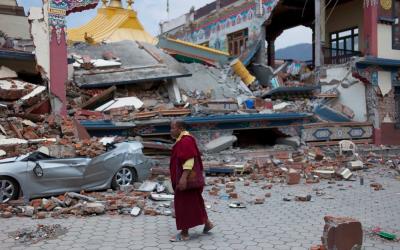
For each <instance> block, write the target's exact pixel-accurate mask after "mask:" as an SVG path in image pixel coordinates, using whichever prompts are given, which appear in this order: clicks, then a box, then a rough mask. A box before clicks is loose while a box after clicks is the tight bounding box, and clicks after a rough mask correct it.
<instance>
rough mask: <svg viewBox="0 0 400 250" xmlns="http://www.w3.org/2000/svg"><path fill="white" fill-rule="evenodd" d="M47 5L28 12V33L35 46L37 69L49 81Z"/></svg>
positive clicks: (33, 8)
mask: <svg viewBox="0 0 400 250" xmlns="http://www.w3.org/2000/svg"><path fill="white" fill-rule="evenodd" d="M47 5H48V4H47V3H45V4H44V6H43V8H37V7H32V8H30V10H29V16H28V20H29V23H30V33H31V36H32V39H33V43H34V45H35V56H36V62H37V67H38V69H39V72H40V73H41V75H42V78H43V79H44V80H47V81H49V80H50V41H49V25H48V21H47V20H48V13H47V11H44V10H46V9H47Z"/></svg>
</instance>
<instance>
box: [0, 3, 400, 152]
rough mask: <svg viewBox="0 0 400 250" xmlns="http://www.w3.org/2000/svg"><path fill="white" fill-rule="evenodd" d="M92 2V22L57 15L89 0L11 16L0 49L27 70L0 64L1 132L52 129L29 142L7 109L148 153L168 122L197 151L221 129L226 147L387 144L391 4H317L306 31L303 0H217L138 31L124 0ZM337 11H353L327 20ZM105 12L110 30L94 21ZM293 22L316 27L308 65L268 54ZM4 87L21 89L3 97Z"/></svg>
mask: <svg viewBox="0 0 400 250" xmlns="http://www.w3.org/2000/svg"><path fill="white" fill-rule="evenodd" d="M11 2H12V3H13V4H14V7H15V6H17V5H16V3H14V1H10V3H11ZM102 2H103V4H102V6H101V7H100V8H99V9H98V10H97V15H96V17H95V18H94V19H93V20H91V21H89V23H87V24H85V25H84V26H82V27H78V28H74V29H69V30H67V29H66V27H65V17H66V16H67V15H68V14H69V13H73V12H76V11H83V10H85V9H90V8H93V7H95V6H96V5H97V4H98V1H87V2H85V3H83V2H80V3H76V4H73V5H67V6H64V5H62V4H61V5H57V4H56V3H53V2H50V3H45V4H44V6H43V8H31V9H30V12H29V17H25V15H24V14H23V12H20V11H19V12H18V13H13V14H12V15H13V16H19V18H23V19H24V20H25V21H24V23H25V24H24V25H26V26H27V27H29V23H30V33H31V34H30V35H31V36H27V35H26V34H25V38H26V39H27V40H24V39H25V38H24V39H23V37H22V36H21V38H18V39H17V40H18V42H16V38H15V39H14V42H13V43H12V44H13V46H14V47H15V46H17V48H13V49H10V48H6V47H7V46H6V47H4V45H3V47H2V49H1V51H6V52H2V54H1V55H2V56H3V57H4V56H8V57H9V58H10V56H12V58H13V60H16V59H18V60H19V59H21V60H22V58H23V60H25V61H26V60H28V59H27V58H29V60H30V63H31V68H33V69H34V70H32V72H28V73H27V72H20V71H18V69H17V68H16V65H19V64H18V63H11V61H10V60H7V63H8V64H7V65H5V64H2V65H5V66H7V67H8V66H9V67H8V68H7V69H5V68H4V69H3V68H2V74H4V75H5V74H6V72H11V73H9V75H7V76H6V77H2V81H7V82H6V83H4V84H2V85H1V88H2V89H1V90H2V96H1V101H2V102H1V104H2V105H1V108H2V109H4V111H5V112H3V113H2V114H3V115H4V114H7V115H5V116H4V119H6V120H7V121H6V122H3V127H6V128H7V129H8V128H10V129H12V130H13V132H12V133H9V135H7V133H6V134H4V133H3V137H5V138H3V139H12V138H19V139H24V140H29V139H32V138H28V137H34V138H35V139H38V138H42V139H43V138H57V137H59V136H57V133H56V132H55V131H53V132H54V133H53V134H51V135H49V134H46V133H39V132H36V133H37V134H36V136H32V133H31V132H33V131H32V130H33V129H32V128H29V129H28V128H25V127H26V126H28V125H23V126H25V127H23V126H22V125H18V126H17V129H15V128H14V129H13V128H12V127H10V119H11V118H12V119H14V118H13V117H19V118H18V119H28V120H31V121H33V122H35V123H39V124H41V123H43V124H53V120H54V118H53V116H50V117H51V119H49V115H50V114H53V115H61V116H63V117H64V119H56V120H58V121H62V120H64V122H62V124H59V126H58V128H60V129H61V128H62V127H64V130H65V127H68V126H71V125H72V127H74V128H73V129H72V130H73V132H71V133H69V134H70V135H78V134H79V135H80V136H81V139H88V138H89V136H92V137H93V136H96V137H102V136H123V137H129V138H134V137H135V136H140V138H141V140H143V138H144V140H145V142H147V143H148V144H147V146H148V147H156V148H157V147H161V146H159V145H155V143H150V142H154V140H155V141H157V142H158V143H160V142H168V143H170V142H171V141H170V140H169V123H170V120H171V119H172V118H176V117H180V118H182V119H183V120H184V121H185V122H186V123H187V124H188V129H189V130H190V131H191V132H192V133H193V134H194V135H195V136H196V137H197V138H198V140H199V141H200V142H201V144H202V145H207V143H210V142H211V141H213V140H215V139H218V138H219V137H224V138H228V139H229V138H231V140H228V142H227V145H231V144H232V143H233V142H236V145H237V146H248V145H257V144H261V145H274V144H276V143H278V142H279V143H282V142H283V141H285V138H287V137H290V138H289V139H288V140H289V141H291V142H293V141H294V145H296V146H299V145H300V144H308V145H313V146H321V145H337V144H338V142H339V141H341V140H352V141H354V142H355V143H360V144H372V143H374V144H378V145H379V144H398V141H399V140H397V139H396V138H397V136H398V131H397V129H396V127H397V125H396V124H397V123H398V106H399V102H398V98H397V94H396V93H397V92H398V91H397V81H398V79H397V78H398V62H399V61H398V59H399V58H400V57H399V56H398V55H397V54H398V53H397V52H398V51H397V50H396V49H395V48H396V46H397V45H396V42H397V40H396V39H395V38H396V37H397V33H398V32H397V28H398V27H397V26H396V25H397V24H396V22H395V21H393V20H395V19H396V15H395V14H393V15H389V14H390V13H392V10H393V13H395V10H396V9H397V8H398V5H397V2H394V4H393V6H390V11H389V9H387V8H389V7H388V6H381V5H379V4H378V3H375V2H373V1H372V2H371V1H361V0H359V1H357V0H354V1H337V3H336V4H333V3H330V2H327V3H325V2H324V1H323V3H321V6H320V8H318V9H319V11H320V12H321V16H322V19H323V20H325V22H322V23H324V25H321V28H320V30H318V32H317V31H316V29H315V27H314V26H313V25H314V19H315V11H316V8H315V6H314V3H313V2H312V1H296V2H293V1H291V2H289V1H266V0H263V1H261V0H260V1H244V0H236V1H234V0H229V1H228V0H227V1H215V2H212V3H211V4H208V5H206V6H204V7H203V8H200V9H198V10H195V9H191V10H190V12H189V13H188V14H185V15H183V16H181V17H179V18H177V19H174V20H171V21H169V22H165V23H162V24H161V29H162V34H161V36H160V37H159V38H158V39H155V38H153V37H151V36H150V35H149V34H148V33H147V32H146V31H145V30H144V28H143V26H142V25H141V23H140V21H139V20H138V18H137V13H136V12H135V11H134V10H133V9H132V7H131V2H129V3H128V5H127V7H126V8H124V7H123V5H122V1H116V0H114V1H102ZM14 7H13V8H14ZM18 8H20V7H18ZM18 8H17V9H18ZM63 8H64V9H63ZM65 8H67V9H65ZM385 8H386V9H385ZM3 9H10V8H4V7H3ZM57 10H63V11H61V12H57ZM349 12H352V13H357V15H352V17H353V18H352V19H350V20H348V21H346V22H343V23H340V22H336V21H334V20H342V19H341V18H340V17H341V16H343V15H348V14H346V13H349ZM389 12H390V13H389ZM60 13H63V15H60ZM326 13H328V14H326ZM370 13H374V15H375V14H376V15H375V17H373V16H372V15H369V14H370ZM7 15H9V13H7ZM391 18H392V19H391ZM28 19H29V23H28V22H27V20H28ZM109 19H110V20H111V19H112V20H114V21H113V25H111V26H109V27H108V28H107V29H105V26H106V25H105V24H106V23H107V20H109ZM56 20H64V22H62V23H63V24H64V26H62V27H60V26H59V25H57V24H59V23H58V22H56ZM282 20H286V21H282ZM370 24H371V25H370ZM372 24H373V25H372ZM298 25H304V26H306V27H310V28H312V30H313V32H314V37H315V36H316V34H317V33H318V34H320V36H319V38H320V39H319V40H320V41H321V42H320V43H314V45H313V47H314V48H316V49H315V52H314V57H313V59H314V60H313V61H312V62H299V61H293V60H292V61H279V60H275V55H274V54H275V49H274V41H275V40H276V38H277V37H278V36H279V35H280V34H281V33H282V32H283V31H284V30H285V29H289V28H292V27H295V26H298ZM370 27H372V28H370ZM391 27H392V28H393V29H391ZM347 28H349V29H347ZM3 29H6V28H3ZM8 29H9V28H8ZM21 30H23V29H21ZM28 30H29V29H28ZM66 32H68V34H69V35H68V38H66V36H65V35H66ZM3 33H4V31H3ZM391 37H393V41H392V40H391ZM3 40H4V39H3ZM8 40H9V39H8ZM317 40H318V39H316V41H317ZM389 40H390V41H389ZM265 42H267V46H264V44H265ZM391 42H392V43H393V46H392V47H391V48H393V49H392V50H390V51H389V50H388V49H387V48H388V47H390V46H387V44H389V43H391ZM4 44H10V43H9V42H8V43H4ZM155 44H157V46H155ZM320 44H321V46H319V45H320ZM328 45H329V46H328ZM18 46H19V47H18ZM22 47H23V48H22ZM28 47H29V48H30V49H28ZM4 48H6V49H4ZM318 48H320V49H318ZM33 51H34V53H33ZM317 52H318V53H317ZM10 53H13V55H11V54H10ZM20 53H22V54H24V56H20ZM60 59H62V60H60ZM64 59H65V60H64ZM318 62H319V63H318ZM322 62H323V64H322ZM10 64H11V65H10ZM321 65H322V67H321ZM27 69H29V67H26V66H25V67H23V70H25V71H26V70H27ZM7 70H8V71H7ZM14 72H15V74H14ZM10 74H11V75H10ZM4 79H6V80H4ZM9 79H13V81H14V82H13V83H9ZM17 79H18V81H23V80H27V81H28V82H27V83H19V82H17ZM10 86H12V87H11V89H12V90H13V91H14V92H16V91H19V94H18V96H16V97H14V98H13V99H8V100H7V97H6V96H7V95H10V93H11V92H12V91H10ZM396 91H397V92H396ZM25 95H28V96H27V97H25ZM28 99H30V100H28ZM355 100H356V101H355ZM44 114H48V115H44ZM6 117H8V118H6ZM19 123H21V124H26V123H27V122H25V123H24V122H23V120H20V121H19ZM65 125H66V126H65ZM46 126H47V125H46ZM51 126H53V128H56V127H57V126H54V125H51ZM31 127H32V126H31ZM4 130H6V129H4ZM67 130H68V129H67ZM69 130H71V128H69ZM82 130H87V131H88V133H86V132H84V133H82ZM27 132H29V133H27ZM24 134H27V135H26V136H24ZM232 135H234V136H232ZM10 137H11V138H10ZM61 137H62V136H61ZM137 138H139V137H137ZM286 141H287V140H286ZM4 143H5V141H4ZM7 143H8V142H7ZM75 143H78V142H76V141H75ZM28 144H29V143H28ZM78 144H79V143H78ZM289 144H293V143H289ZM39 146H40V145H38V146H37V147H39ZM37 147H35V148H37ZM205 147H206V146H205ZM164 149H165V150H169V147H168V146H167V147H165V148H164Z"/></svg>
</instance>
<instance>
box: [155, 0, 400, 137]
mask: <svg viewBox="0 0 400 250" xmlns="http://www.w3.org/2000/svg"><path fill="white" fill-rule="evenodd" d="M317 2H318V3H319V2H320V6H317V7H316V6H315V5H314V1H273V0H260V1H245V0H226V1H225V0H219V1H214V2H212V3H210V4H208V5H206V6H204V7H202V8H199V9H197V10H195V9H192V10H191V11H190V12H189V13H187V14H185V15H183V16H181V17H178V18H176V19H173V20H171V21H168V22H165V23H163V24H162V25H161V27H162V33H163V35H164V36H166V37H168V39H179V40H183V41H186V42H191V43H194V44H198V45H205V46H208V47H210V48H214V49H218V50H221V51H225V52H228V53H229V54H230V55H235V56H238V57H239V58H240V59H241V60H242V61H243V62H244V63H245V65H247V66H248V68H249V69H252V68H253V69H252V71H253V72H254V74H255V76H256V77H257V80H258V81H259V82H264V81H265V75H266V74H267V75H268V72H266V66H267V65H269V66H272V67H274V66H276V65H275V62H276V60H275V48H274V42H275V40H276V38H277V37H279V35H280V34H282V32H283V31H284V30H286V29H289V28H292V27H296V26H299V25H303V26H306V27H309V28H311V29H312V31H313V37H314V38H315V39H314V41H317V42H314V44H313V47H314V48H316V49H315V50H314V53H313V54H314V57H313V58H314V60H313V62H312V63H311V64H312V66H320V65H324V66H323V67H322V68H321V69H319V67H316V69H318V73H319V75H318V76H320V78H319V79H320V81H315V82H314V85H316V86H318V89H319V90H320V91H317V94H316V95H314V96H316V97H320V98H322V100H321V101H320V102H319V104H318V105H317V107H316V108H315V109H314V112H315V113H316V114H317V115H319V116H320V117H322V118H323V120H326V121H329V122H340V123H338V124H332V123H329V124H327V123H325V124H320V123H317V124H310V125H311V126H308V125H307V126H305V127H304V129H303V130H302V134H303V135H304V136H305V137H306V138H308V139H306V141H307V140H308V141H310V142H311V140H313V141H316V142H318V141H319V142H326V141H330V140H337V139H353V140H356V139H363V140H360V142H363V143H365V142H368V143H372V142H373V143H375V144H398V142H399V140H398V136H399V135H400V134H399V133H398V130H397V129H396V127H398V123H399V115H398V109H399V98H398V86H397V85H398V84H397V83H398V72H399V62H400V61H399V59H400V54H399V50H398V40H399V38H398V37H399V32H398V30H399V24H398V22H396V20H397V18H398V10H399V2H398V1H391V2H390V3H389V2H388V3H383V2H379V1H369V0H365V1H363V0H353V1H335V2H332V1H317ZM316 13H319V14H320V15H316ZM317 17H318V18H317ZM319 17H321V21H320V22H319V24H316V21H315V22H314V20H317V19H319ZM318 25H320V26H319V27H320V28H316V27H318ZM265 41H266V42H267V44H268V46H267V48H265V46H261V45H260V44H262V45H264V43H265ZM260 65H263V66H261V67H260ZM257 67H258V70H257V69H254V68H257ZM297 68H299V67H297ZM263 73H264V74H263ZM287 82H289V81H287ZM279 83H282V79H281V78H280V77H279V76H278V77H277V78H275V79H273V80H272V81H270V83H269V84H270V86H271V87H273V88H274V89H273V93H280V94H281V95H283V96H285V95H290V94H291V93H299V91H300V92H303V93H304V92H306V91H307V90H306V89H304V87H303V86H300V88H299V87H298V86H296V87H293V86H289V88H284V89H283V88H280V87H281V86H279ZM285 87H286V86H285ZM338 111H339V112H338ZM348 122H351V123H348Z"/></svg>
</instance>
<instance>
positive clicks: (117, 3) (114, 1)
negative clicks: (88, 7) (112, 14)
mask: <svg viewBox="0 0 400 250" xmlns="http://www.w3.org/2000/svg"><path fill="white" fill-rule="evenodd" d="M108 7H113V8H120V9H122V3H121V0H111V1H110V3H109V4H108Z"/></svg>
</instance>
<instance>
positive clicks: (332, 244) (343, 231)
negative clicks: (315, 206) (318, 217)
mask: <svg viewBox="0 0 400 250" xmlns="http://www.w3.org/2000/svg"><path fill="white" fill-rule="evenodd" d="M324 220H325V226H324V233H323V236H322V237H321V240H322V243H323V245H324V247H325V248H326V249H328V250H331V249H337V250H352V249H361V246H362V241H363V231H362V226H361V223H360V222H359V221H358V220H355V219H353V218H349V217H333V216H325V217H324Z"/></svg>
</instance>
